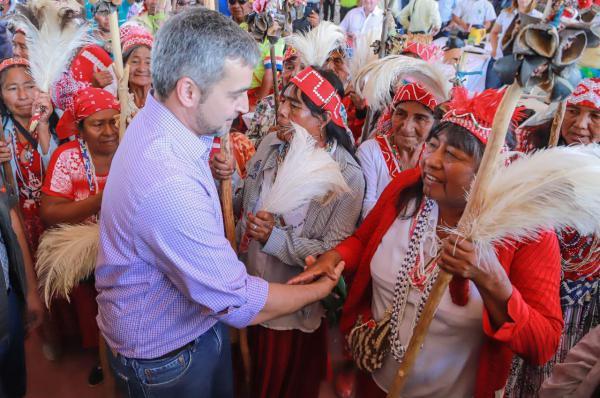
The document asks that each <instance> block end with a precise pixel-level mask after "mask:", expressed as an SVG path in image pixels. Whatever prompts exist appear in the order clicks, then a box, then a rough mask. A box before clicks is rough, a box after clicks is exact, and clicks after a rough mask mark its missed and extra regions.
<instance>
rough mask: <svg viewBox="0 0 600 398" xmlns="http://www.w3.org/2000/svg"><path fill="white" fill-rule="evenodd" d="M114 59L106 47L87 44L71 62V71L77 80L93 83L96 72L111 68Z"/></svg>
mask: <svg viewBox="0 0 600 398" xmlns="http://www.w3.org/2000/svg"><path fill="white" fill-rule="evenodd" d="M112 63H113V60H112V59H111V58H110V56H109V55H108V53H107V52H106V51H104V49H103V48H102V47H100V46H98V45H96V44H91V45H89V46H86V47H84V48H82V49H81V51H79V53H78V54H77V55H76V56H75V58H74V59H73V62H71V73H72V74H73V77H74V78H75V80H77V81H80V82H84V83H88V84H90V85H91V84H92V82H93V81H94V73H96V72H98V71H106V70H110V69H109V68H110V66H111V65H112Z"/></svg>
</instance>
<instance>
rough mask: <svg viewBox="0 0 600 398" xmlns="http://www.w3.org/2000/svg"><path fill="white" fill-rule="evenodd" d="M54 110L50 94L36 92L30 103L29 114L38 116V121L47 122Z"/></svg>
mask: <svg viewBox="0 0 600 398" xmlns="http://www.w3.org/2000/svg"><path fill="white" fill-rule="evenodd" d="M53 111H54V107H53V106H52V101H51V100H50V95H49V94H48V93H43V92H38V94H37V95H36V97H35V100H34V101H33V104H31V114H32V115H37V116H38V117H39V119H38V120H39V123H41V124H47V123H48V120H49V119H50V115H52V112H53Z"/></svg>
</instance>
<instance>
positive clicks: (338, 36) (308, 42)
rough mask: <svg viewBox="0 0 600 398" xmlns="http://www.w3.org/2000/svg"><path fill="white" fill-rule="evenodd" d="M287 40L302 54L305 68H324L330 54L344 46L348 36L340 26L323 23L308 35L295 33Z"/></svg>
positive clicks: (288, 43) (289, 44)
mask: <svg viewBox="0 0 600 398" xmlns="http://www.w3.org/2000/svg"><path fill="white" fill-rule="evenodd" d="M285 40H286V43H287V45H288V46H292V47H293V48H295V49H296V50H297V51H298V52H299V53H300V58H301V59H302V63H303V64H304V65H305V66H323V65H324V64H325V62H326V61H327V58H328V57H329V53H331V52H332V51H333V50H335V49H336V48H338V47H340V46H343V45H344V43H345V41H346V34H345V33H344V30H343V29H342V28H340V27H339V26H337V25H335V24H333V23H331V22H328V21H322V22H321V23H319V25H318V26H317V27H316V28H314V29H311V30H310V31H308V32H307V33H304V34H302V33H294V34H292V35H290V36H288V37H287V38H286V39H285Z"/></svg>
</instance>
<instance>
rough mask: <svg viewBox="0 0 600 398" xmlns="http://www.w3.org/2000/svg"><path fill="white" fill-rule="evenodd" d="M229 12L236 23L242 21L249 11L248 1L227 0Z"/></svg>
mask: <svg viewBox="0 0 600 398" xmlns="http://www.w3.org/2000/svg"><path fill="white" fill-rule="evenodd" d="M227 4H228V6H229V12H230V13H231V16H232V17H233V19H234V21H236V22H237V23H238V24H239V23H242V22H244V20H245V19H246V16H247V15H248V14H249V13H250V3H249V2H248V1H247V0H228V2H227Z"/></svg>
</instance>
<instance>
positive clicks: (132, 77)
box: [127, 46, 152, 87]
mask: <svg viewBox="0 0 600 398" xmlns="http://www.w3.org/2000/svg"><path fill="white" fill-rule="evenodd" d="M150 53H151V52H150V49H149V48H148V47H146V46H139V47H137V48H135V49H134V50H133V51H132V52H131V54H130V55H129V58H127V65H129V84H131V85H135V86H140V87H147V86H150V85H151V84H152V76H151V75H150V60H151V56H150Z"/></svg>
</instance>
